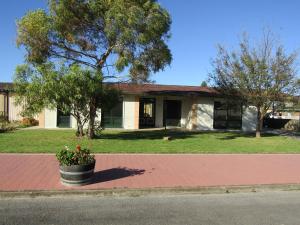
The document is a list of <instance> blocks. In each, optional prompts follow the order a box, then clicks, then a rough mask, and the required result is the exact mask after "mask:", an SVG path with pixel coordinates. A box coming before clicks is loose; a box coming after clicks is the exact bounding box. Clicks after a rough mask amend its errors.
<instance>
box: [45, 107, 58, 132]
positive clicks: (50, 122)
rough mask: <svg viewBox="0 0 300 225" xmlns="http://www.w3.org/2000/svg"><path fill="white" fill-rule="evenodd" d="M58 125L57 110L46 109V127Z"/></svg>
mask: <svg viewBox="0 0 300 225" xmlns="http://www.w3.org/2000/svg"><path fill="white" fill-rule="evenodd" d="M56 127H57V110H56V109H45V128H56Z"/></svg>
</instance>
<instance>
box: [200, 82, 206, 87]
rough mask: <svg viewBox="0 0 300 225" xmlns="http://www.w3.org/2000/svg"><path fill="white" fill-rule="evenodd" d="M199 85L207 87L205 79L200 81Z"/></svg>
mask: <svg viewBox="0 0 300 225" xmlns="http://www.w3.org/2000/svg"><path fill="white" fill-rule="evenodd" d="M200 86H201V87H207V86H208V85H207V83H206V81H202V83H201V85H200Z"/></svg>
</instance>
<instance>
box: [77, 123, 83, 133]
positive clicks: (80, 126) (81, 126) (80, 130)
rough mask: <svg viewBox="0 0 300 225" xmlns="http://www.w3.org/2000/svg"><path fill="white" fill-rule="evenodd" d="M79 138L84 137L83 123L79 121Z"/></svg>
mask: <svg viewBox="0 0 300 225" xmlns="http://www.w3.org/2000/svg"><path fill="white" fill-rule="evenodd" d="M77 136H78V137H83V136H84V132H83V125H82V123H81V121H78V120H77Z"/></svg>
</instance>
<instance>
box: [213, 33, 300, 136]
mask: <svg viewBox="0 0 300 225" xmlns="http://www.w3.org/2000/svg"><path fill="white" fill-rule="evenodd" d="M296 59H297V54H296V52H294V53H290V54H288V53H286V52H285V50H284V48H283V46H281V45H276V43H275V41H274V38H273V37H272V35H271V34H270V32H265V33H264V36H263V39H262V41H261V42H260V43H259V44H258V45H256V46H251V45H250V44H249V40H248V38H247V37H246V36H245V37H244V39H243V40H242V41H241V42H240V44H239V50H238V51H231V52H229V51H227V50H226V49H225V48H224V47H222V46H219V47H218V55H217V57H216V58H215V60H214V61H213V67H214V70H213V72H212V73H211V74H210V78H211V79H212V80H213V81H214V83H215V85H216V86H217V87H219V90H220V91H221V92H223V94H225V95H227V96H231V97H232V96H235V97H237V98H238V99H240V100H242V101H243V102H244V103H245V104H251V105H254V106H256V107H257V118H258V120H257V125H256V130H257V137H259V136H260V129H261V128H262V120H263V117H264V116H265V115H266V113H267V112H268V110H269V109H270V107H271V106H272V104H273V102H284V101H285V100H286V99H287V97H290V96H292V95H294V94H296V93H299V84H297V82H298V79H299V78H298V77H297V66H296Z"/></svg>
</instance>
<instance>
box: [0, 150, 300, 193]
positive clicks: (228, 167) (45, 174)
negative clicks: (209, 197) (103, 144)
mask: <svg viewBox="0 0 300 225" xmlns="http://www.w3.org/2000/svg"><path fill="white" fill-rule="evenodd" d="M299 183H300V155H298V154H286V155H280V154H266V155H264V154H255V155H246V154H245V155H234V154H232V155H213V154H208V155H204V154H199V155H198V154H197V155H191V154H185V155H181V154H174V155H172V154H168V155H158V154H157V155H152V154H150V155H147V154H145V155H144V154H97V155H96V168H95V179H94V182H93V183H92V184H90V185H86V186H83V187H72V188H71V187H65V186H63V185H61V183H60V177H59V171H58V163H57V161H56V159H55V156H54V155H48V154H0V190H1V191H22V190H28V191H29V190H65V189H108V188H155V187H161V188H172V187H207V186H229V185H230V186H231V185H259V184H299Z"/></svg>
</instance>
